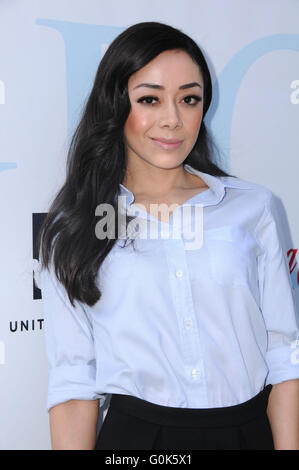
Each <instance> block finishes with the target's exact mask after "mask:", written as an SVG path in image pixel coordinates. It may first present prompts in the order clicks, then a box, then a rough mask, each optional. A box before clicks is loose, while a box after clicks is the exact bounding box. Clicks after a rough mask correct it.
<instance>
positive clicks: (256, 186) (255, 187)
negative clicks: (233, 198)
mask: <svg viewBox="0 0 299 470" xmlns="http://www.w3.org/2000/svg"><path fill="white" fill-rule="evenodd" d="M219 179H220V181H221V182H222V183H223V184H224V185H225V186H226V187H228V188H232V189H236V190H238V189H239V190H244V191H245V190H246V191H249V194H252V193H254V194H255V195H257V194H258V195H260V196H261V197H264V198H266V199H268V198H269V197H270V196H271V195H272V191H271V189H270V188H268V187H267V186H265V185H264V184H260V183H256V182H254V181H249V180H247V179H244V178H239V177H237V176H219Z"/></svg>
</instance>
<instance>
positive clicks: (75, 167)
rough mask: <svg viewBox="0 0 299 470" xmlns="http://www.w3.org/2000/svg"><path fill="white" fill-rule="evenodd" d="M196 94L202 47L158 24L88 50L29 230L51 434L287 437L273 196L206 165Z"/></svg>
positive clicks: (236, 442)
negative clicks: (65, 152) (62, 140)
mask: <svg viewBox="0 0 299 470" xmlns="http://www.w3.org/2000/svg"><path fill="white" fill-rule="evenodd" d="M211 97H212V86H211V77H210V73H209V70H208V67H207V64H206V61H205V59H204V57H203V54H202V53H201V51H200V49H199V47H198V46H197V45H196V44H195V42H194V41H193V40H192V39H191V38H189V37H188V36H187V35H185V34H184V33H182V32H181V31H179V30H177V29H175V28H173V27H171V26H167V25H164V24H161V23H155V22H148V23H139V24H136V25H133V26H131V27H130V28H128V29H127V30H125V31H124V32H123V33H122V34H120V35H119V36H118V37H117V38H116V39H115V40H114V41H113V42H112V44H111V45H110V47H109V48H108V50H107V52H106V54H105V55H104V57H103V59H102V61H101V63H100V65H99V68H98V71H97V74H96V77H95V81H94V85H93V88H92V91H91V93H90V96H89V99H88V101H87V104H86V107H85V109H84V113H83V115H82V118H81V121H80V123H79V125H78V128H77V130H76V132H75V134H74V136H73V139H72V142H71V146H70V151H69V156H68V167H67V178H66V181H65V184H64V186H63V188H62V189H61V190H60V192H59V193H58V195H57V196H56V198H55V200H54V202H53V203H52V206H51V207H50V210H49V213H48V215H47V217H46V219H45V221H44V224H43V226H42V228H41V231H40V239H39V241H38V246H39V248H38V250H39V252H40V260H41V262H42V268H43V270H42V272H41V278H40V279H41V288H42V297H43V305H44V317H45V322H44V325H45V337H46V346H47V355H48V360H49V367H50V374H49V389H48V401H47V409H48V411H49V413H50V426H51V438H52V446H53V448H54V449H114V450H115V449H244V450H246V449H273V448H274V447H275V448H277V449H278V448H296V446H298V413H297V416H296V410H298V377H299V371H298V364H297V363H296V361H292V360H291V353H293V352H294V349H292V346H293V344H294V341H295V340H296V339H297V338H298V324H297V322H296V312H295V306H294V301H293V297H292V290H291V284H290V277H289V272H288V267H287V264H286V260H285V259H284V255H283V251H282V248H281V245H280V240H279V238H278V232H277V227H276V222H275V218H274V217H275V204H274V197H273V194H272V192H271V191H270V190H269V189H267V188H265V187H263V186H261V185H258V184H255V183H251V182H248V181H245V180H242V179H240V178H237V177H234V176H231V175H228V174H227V173H225V172H224V171H223V170H221V169H220V168H219V167H217V166H216V165H215V164H214V163H212V161H211V159H212V158H211V157H212V146H211V144H212V141H211V140H209V138H208V134H207V131H206V128H205V124H204V121H203V119H204V116H205V114H206V112H207V110H208V108H209V105H210V102H211ZM157 204H164V206H163V207H164V209H163V210H161V211H160V212H159V210H158V211H157ZM165 205H166V206H165ZM165 208H166V209H165ZM158 209H159V207H158ZM124 216H125V217H124ZM149 226H150V228H151V229H153V231H149ZM202 236H203V237H202ZM124 239H125V243H124ZM127 241H128V242H129V243H127ZM46 268H48V269H46ZM292 357H293V356H292ZM108 394H111V400H110V405H109V408H108V412H107V415H106V417H105V420H104V422H103V424H102V426H101V428H100V432H99V434H98V436H96V426H97V419H98V410H99V408H98V405H99V404H100V405H103V404H104V402H105V401H106V398H107V395H108ZM268 399H269V401H268Z"/></svg>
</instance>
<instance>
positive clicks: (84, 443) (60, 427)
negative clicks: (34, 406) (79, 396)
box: [49, 400, 99, 450]
mask: <svg viewBox="0 0 299 470" xmlns="http://www.w3.org/2000/svg"><path fill="white" fill-rule="evenodd" d="M98 413H99V400H70V401H67V402H65V403H60V404H59V405H56V406H53V407H52V408H51V409H50V411H49V416H50V432H51V443H52V450H93V449H94V447H95V444H96V432H97V422H98Z"/></svg>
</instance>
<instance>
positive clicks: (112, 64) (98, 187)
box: [36, 22, 233, 306]
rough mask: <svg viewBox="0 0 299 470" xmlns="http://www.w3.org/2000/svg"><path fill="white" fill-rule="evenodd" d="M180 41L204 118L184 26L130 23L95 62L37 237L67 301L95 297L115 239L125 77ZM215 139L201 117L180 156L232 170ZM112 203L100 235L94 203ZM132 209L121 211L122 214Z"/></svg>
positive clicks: (197, 53)
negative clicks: (216, 152)
mask: <svg viewBox="0 0 299 470" xmlns="http://www.w3.org/2000/svg"><path fill="white" fill-rule="evenodd" d="M170 49H180V50H183V51H185V52H187V53H188V54H189V55H190V57H191V58H192V59H193V60H194V61H195V62H196V63H197V64H198V66H199V68H200V70H201V73H202V76H203V81H204V95H203V119H204V116H205V114H206V112H207V110H208V108H209V106H210V102H211V99H212V82H211V76H210V72H209V69H208V66H207V63H206V61H205V58H204V56H203V54H202V52H201V50H200V48H199V47H198V45H197V44H196V43H195V42H194V41H193V40H192V39H191V38H190V37H189V36H187V35H186V34H184V33H183V32H182V31H180V30H179V29H176V28H174V27H172V26H169V25H166V24H162V23H158V22H142V23H137V24H135V25H133V26H131V27H129V28H127V29H126V30H125V31H123V32H122V33H121V34H120V35H119V36H117V37H116V38H115V39H114V41H113V42H112V43H111V44H110V46H109V47H108V49H107V51H106V53H105V55H104V56H103V58H102V60H101V61H100V64H99V66H98V69H97V73H96V76H95V79H94V83H93V87H92V90H91V93H90V95H89V97H88V99H87V101H86V104H85V106H84V109H83V112H82V115H81V117H80V122H79V124H78V126H77V128H76V130H75V132H74V134H73V136H72V139H71V142H70V146H69V150H68V155H67V172H66V180H65V182H64V184H63V186H62V188H61V189H60V190H59V191H58V193H57V194H56V195H55V198H54V200H53V202H52V204H51V206H50V208H49V211H48V213H47V215H46V217H45V218H44V220H43V223H42V225H41V228H40V231H39V234H38V238H37V241H36V249H37V253H39V258H40V260H39V261H40V265H41V267H42V268H48V269H49V265H50V263H51V262H53V266H54V268H55V269H54V272H55V275H56V276H57V279H58V280H59V281H60V282H61V283H62V284H63V285H64V287H65V289H66V291H67V294H68V297H69V299H70V302H71V304H72V305H73V306H75V305H74V300H75V299H77V300H78V301H80V302H82V303H85V304H87V305H89V306H92V305H94V304H95V303H96V302H97V301H98V300H99V299H100V297H101V292H100V290H99V288H98V286H97V285H96V276H97V275H98V270H99V268H100V265H101V264H102V262H103V260H104V259H105V257H106V256H107V254H108V253H109V251H110V250H111V249H112V247H113V245H114V243H115V242H116V241H117V234H118V233H119V231H118V230H119V228H118V223H117V221H118V217H117V210H118V207H117V196H118V195H119V184H120V183H122V182H123V179H124V176H125V173H126V149H125V143H124V132H123V131H124V125H125V122H126V120H127V117H128V115H129V112H130V108H131V105H130V100H129V95H128V88H127V85H128V80H129V77H130V76H131V75H132V74H133V73H135V72H137V71H138V70H139V69H141V68H142V67H144V66H145V65H147V64H148V63H149V62H150V61H151V60H152V59H154V58H155V57H156V56H157V55H158V54H160V53H161V52H163V51H166V50H170ZM215 148H217V147H216V144H215V143H214V142H213V141H212V139H211V137H210V136H209V135H208V133H207V130H206V127H205V124H204V121H203V120H202V122H201V127H200V131H199V134H198V138H197V141H196V143H195V145H194V147H193V149H192V151H191V152H190V154H189V155H188V156H187V157H186V159H185V161H184V164H185V163H187V164H189V165H191V166H192V167H193V168H196V169H198V170H200V171H203V172H205V173H209V174H211V175H216V176H217V175H218V176H233V175H229V174H227V173H225V172H224V171H223V170H221V169H220V168H219V167H218V166H217V165H216V164H215V163H213V162H212V155H213V149H215ZM102 203H106V204H111V205H112V206H113V207H114V211H115V229H116V237H115V238H114V239H113V238H105V239H102V240H101V239H99V238H97V236H96V235H95V226H96V223H97V222H98V219H97V217H96V216H95V208H96V207H97V206H98V205H99V204H102ZM132 219H134V217H132V216H128V215H127V219H126V220H127V222H130V221H131V220H132Z"/></svg>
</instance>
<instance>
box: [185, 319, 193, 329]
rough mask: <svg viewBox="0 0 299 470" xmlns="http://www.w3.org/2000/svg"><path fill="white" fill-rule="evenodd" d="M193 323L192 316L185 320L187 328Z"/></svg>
mask: <svg viewBox="0 0 299 470" xmlns="http://www.w3.org/2000/svg"><path fill="white" fill-rule="evenodd" d="M191 325H192V320H191V319H190V318H188V319H187V320H185V326H186V328H190V326H191Z"/></svg>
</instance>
